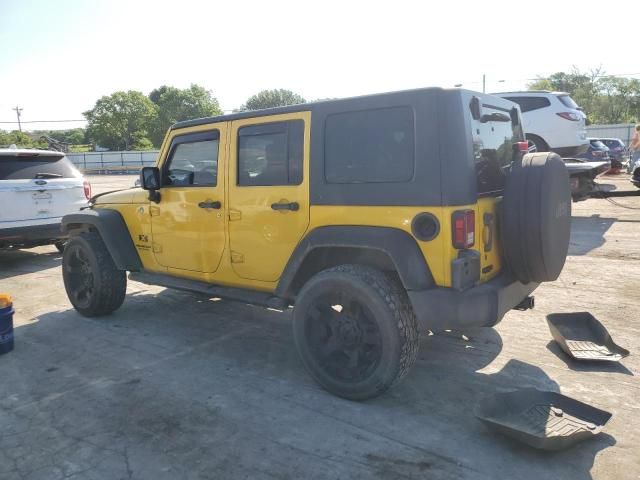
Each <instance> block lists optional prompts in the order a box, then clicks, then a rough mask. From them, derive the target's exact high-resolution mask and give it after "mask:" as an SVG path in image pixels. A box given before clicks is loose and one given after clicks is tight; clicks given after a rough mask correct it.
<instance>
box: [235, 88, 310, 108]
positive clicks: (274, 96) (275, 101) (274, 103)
mask: <svg viewBox="0 0 640 480" xmlns="http://www.w3.org/2000/svg"><path fill="white" fill-rule="evenodd" d="M299 103H307V101H306V100H305V99H304V98H303V97H302V96H300V95H298V94H297V93H294V92H292V91H291V90H285V89H282V88H280V89H276V90H262V91H261V92H258V93H256V94H255V95H252V96H251V97H249V98H248V99H247V101H246V103H245V104H244V105H242V106H241V107H240V110H262V109H263V108H273V107H283V106H285V105H297V104H299Z"/></svg>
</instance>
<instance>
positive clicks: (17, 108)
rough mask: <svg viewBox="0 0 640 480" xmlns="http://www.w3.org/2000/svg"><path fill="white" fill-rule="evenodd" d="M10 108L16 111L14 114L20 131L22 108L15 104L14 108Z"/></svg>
mask: <svg viewBox="0 0 640 480" xmlns="http://www.w3.org/2000/svg"><path fill="white" fill-rule="evenodd" d="M11 110H15V111H16V115H17V117H18V130H20V131H21V132H22V124H21V123H20V114H21V113H22V109H21V108H20V107H18V105H16V108H12V109H11Z"/></svg>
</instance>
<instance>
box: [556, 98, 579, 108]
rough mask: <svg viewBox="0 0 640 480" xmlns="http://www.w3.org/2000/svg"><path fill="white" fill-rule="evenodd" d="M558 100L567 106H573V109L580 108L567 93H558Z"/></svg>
mask: <svg viewBox="0 0 640 480" xmlns="http://www.w3.org/2000/svg"><path fill="white" fill-rule="evenodd" d="M558 100H560V101H561V102H562V104H563V105H564V106H565V107H567V108H573V109H574V110H578V109H579V108H580V107H579V106H578V104H577V103H576V102H574V101H573V98H571V97H570V96H569V95H558Z"/></svg>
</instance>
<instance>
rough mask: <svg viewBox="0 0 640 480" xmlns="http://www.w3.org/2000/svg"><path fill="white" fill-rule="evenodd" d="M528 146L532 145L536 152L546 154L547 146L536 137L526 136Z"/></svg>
mask: <svg viewBox="0 0 640 480" xmlns="http://www.w3.org/2000/svg"><path fill="white" fill-rule="evenodd" d="M526 138H527V141H528V142H529V145H534V146H535V147H536V150H535V151H536V152H548V151H549V145H547V142H545V141H544V140H543V139H541V138H540V137H538V136H537V135H527V136H526Z"/></svg>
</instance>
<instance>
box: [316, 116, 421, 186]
mask: <svg viewBox="0 0 640 480" xmlns="http://www.w3.org/2000/svg"><path fill="white" fill-rule="evenodd" d="M324 142H325V145H324V149H325V150H324V151H325V163H324V165H325V167H324V168H325V178H326V180H327V182H328V183H382V182H384V183H388V182H408V181H410V180H411V179H412V178H413V173H414V168H415V141H414V115H413V110H412V109H411V108H409V107H392V108H381V109H376V110H363V111H357V112H347V113H338V114H334V115H329V116H328V117H327V119H326V123H325V138H324Z"/></svg>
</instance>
